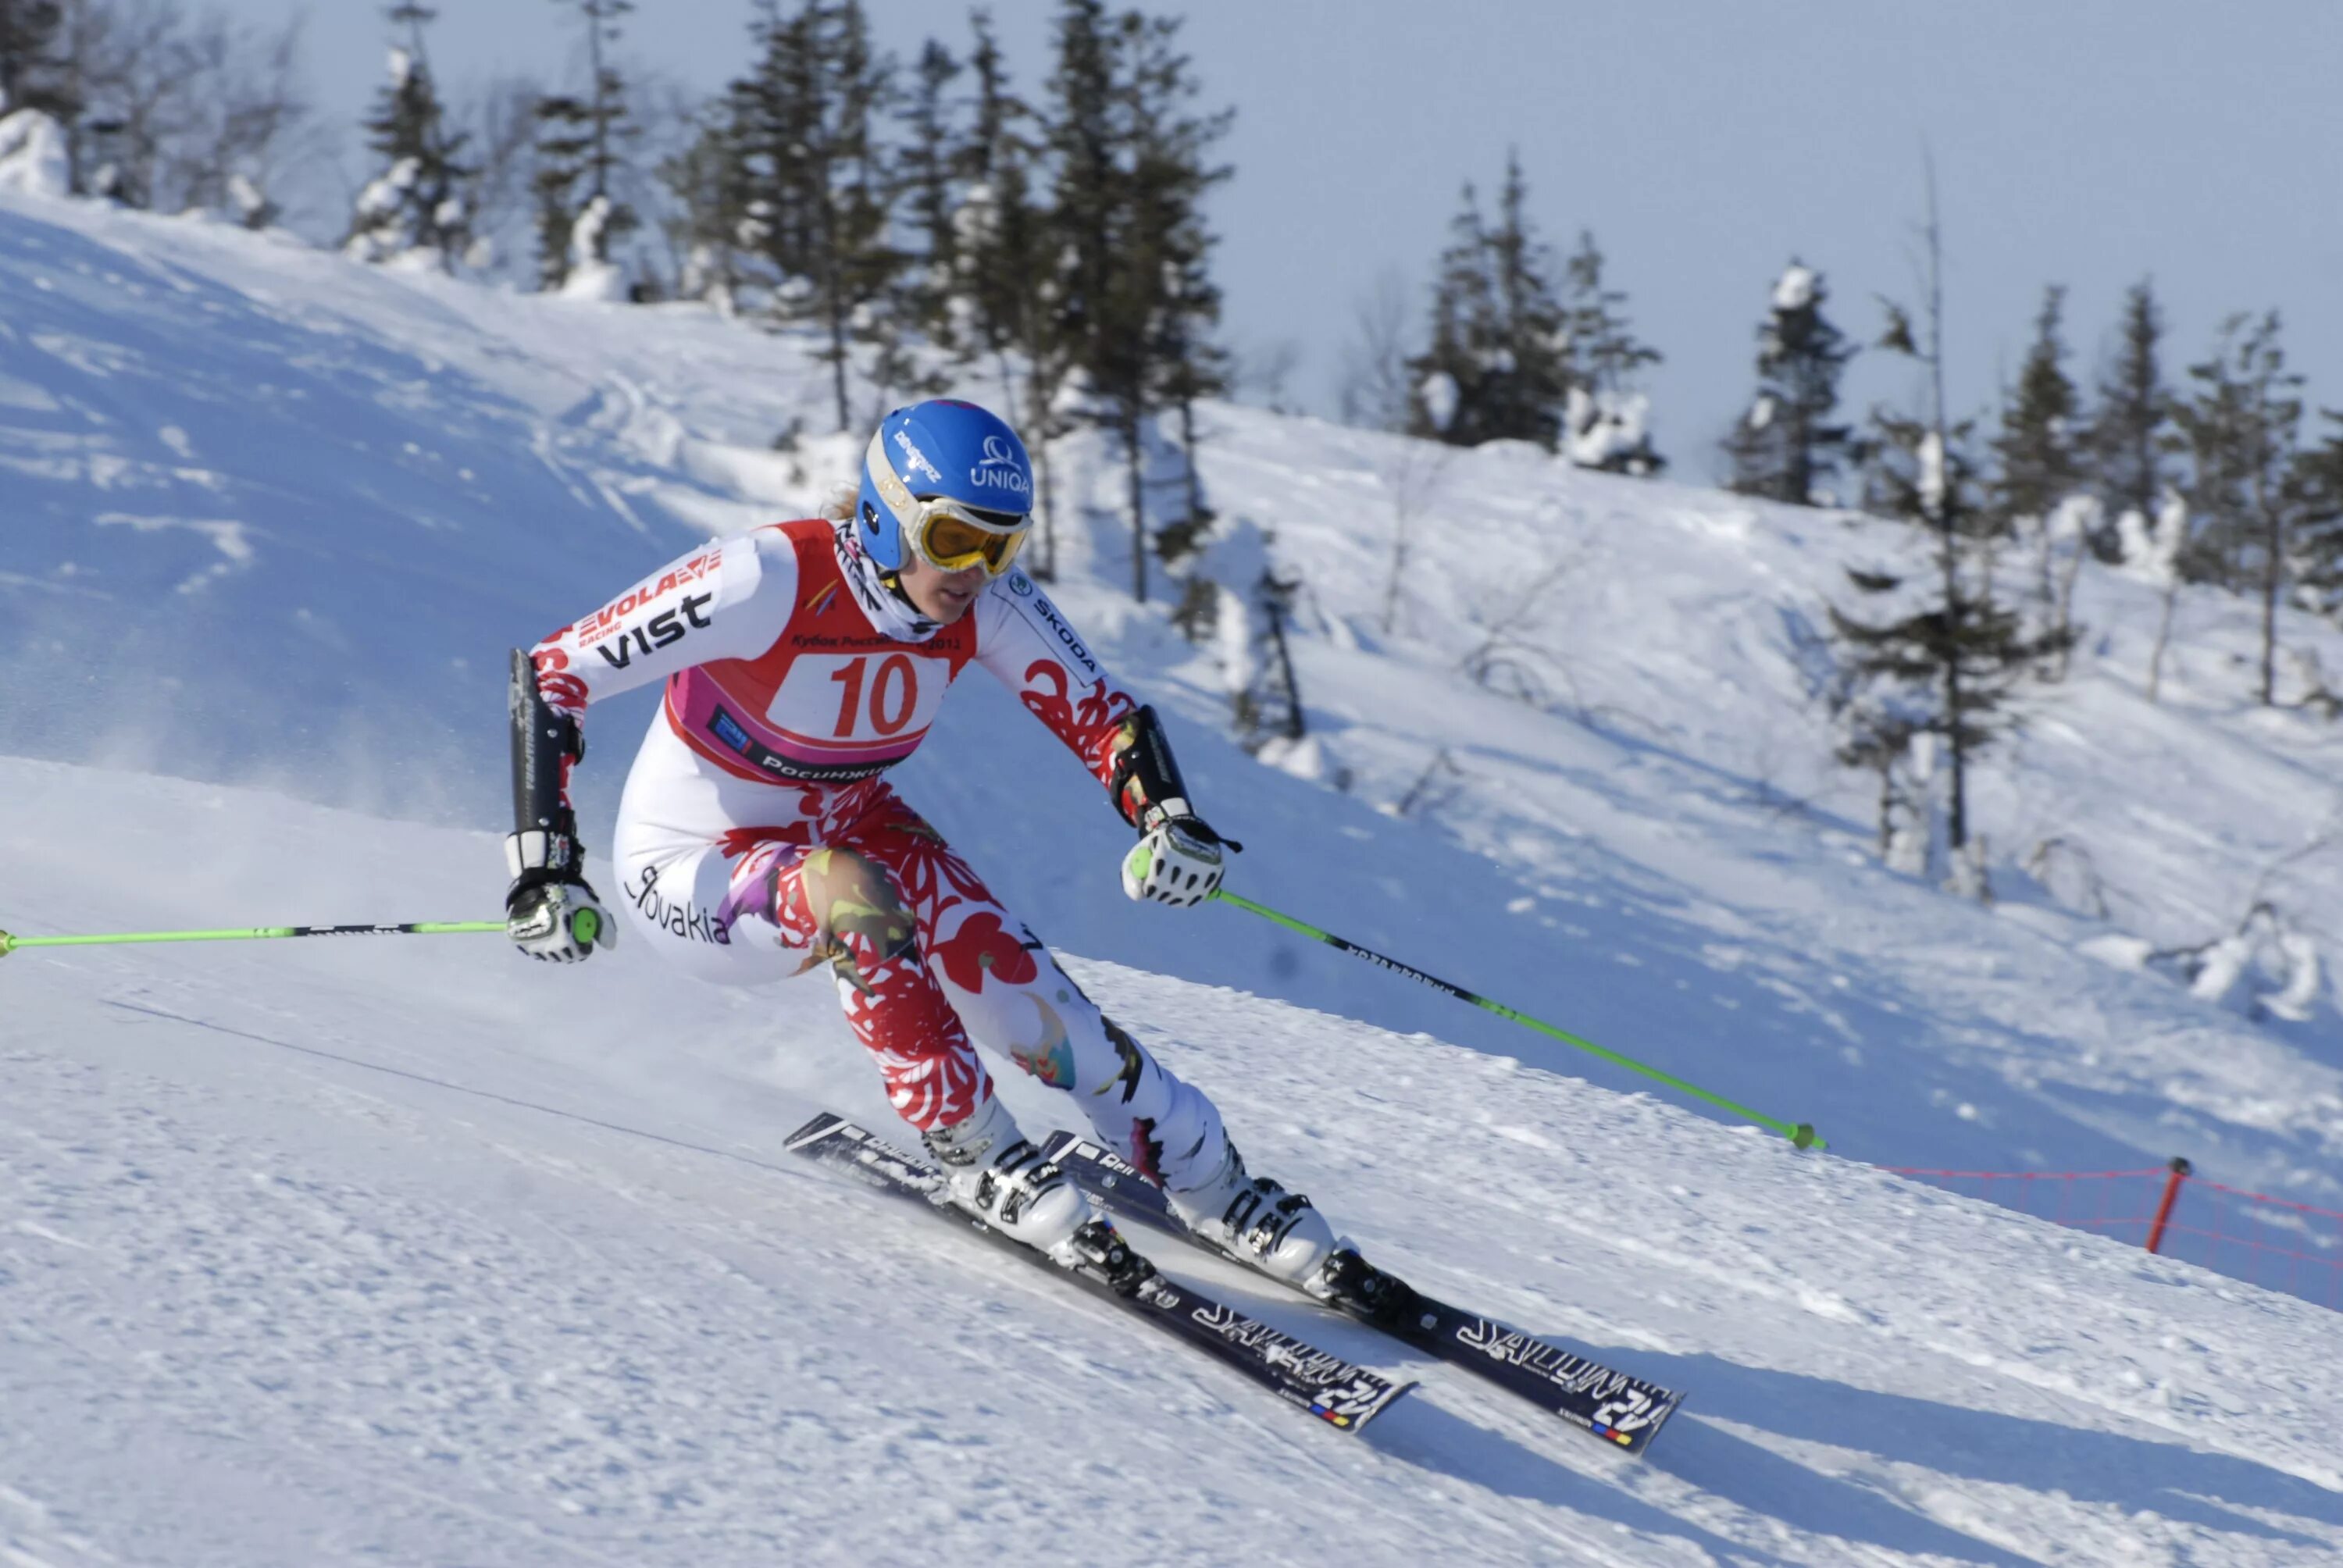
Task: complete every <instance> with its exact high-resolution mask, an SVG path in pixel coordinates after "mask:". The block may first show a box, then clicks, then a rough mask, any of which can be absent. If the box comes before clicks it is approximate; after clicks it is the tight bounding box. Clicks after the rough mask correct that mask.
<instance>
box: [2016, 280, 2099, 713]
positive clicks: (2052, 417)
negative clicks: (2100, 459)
mask: <svg viewBox="0 0 2343 1568" xmlns="http://www.w3.org/2000/svg"><path fill="white" fill-rule="evenodd" d="M2065 303H2066V290H2065V289H2063V288H2060V287H2057V286H2052V287H2050V288H2048V289H2046V290H2045V291H2044V294H2043V298H2042V308H2041V311H2040V312H2039V313H2038V314H2037V315H2036V317H2035V322H2034V341H2033V343H2032V344H2031V345H2030V346H2029V347H2027V349H2026V361H2025V363H2024V365H2023V366H2021V367H2019V370H2018V377H2017V385H2016V387H2014V388H2012V389H2011V390H2010V392H2009V393H2008V395H2007V396H2006V397H2005V398H2004V400H2003V403H2002V410H2001V427H2000V429H1999V431H1998V432H1997V433H1996V435H1995V437H1994V438H1993V452H1994V457H1995V460H1996V462H1995V475H1994V479H1993V483H1992V486H1991V487H1990V496H1989V500H1988V510H1989V512H1990V517H1991V523H1992V528H1991V529H1990V531H1991V532H1992V533H1993V534H1994V535H1995V536H1996V537H2005V536H2006V537H2016V538H2023V539H2030V540H2031V541H2032V542H2033V543H2034V545H2035V554H2036V578H2037V584H2036V587H2037V591H2038V592H2039V594H2040V596H2041V598H2042V602H2043V604H2044V605H2045V606H2046V608H2047V610H2048V613H2049V618H2050V621H2051V624H2052V625H2053V626H2055V627H2058V628H2068V627H2070V625H2071V619H2072V611H2073V605H2074V592H2075V583H2076V579H2077V576H2078V574H2079V573H2080V571H2081V569H2082V562H2083V558H2084V556H2085V555H2086V554H2087V553H2088V552H2089V550H2090V549H2091V548H2092V547H2091V544H2090V542H2089V541H2090V540H2091V538H2092V537H2093V536H2094V535H2097V534H2101V533H2104V532H2105V531H2106V530H2105V528H2103V527H2102V526H2101V523H2102V519H2103V517H2104V513H2103V509H2102V508H2101V506H2100V503H2099V501H2098V498H2097V497H2095V496H2092V495H2091V494H2089V493H2088V492H2089V487H2090V474H2089V471H2088V462H2087V454H2086V452H2085V450H2084V447H2083V439H2084V431H2083V429H2082V421H2081V419H2080V417H2079V414H2078V407H2077V396H2076V391H2075V384H2074V382H2073V381H2072V380H2070V379H2069V378H2068V377H2067V375H2066V364H2065V361H2066V341H2065V339H2063V338H2062V337H2060V336H2059V331H2058V327H2059V319H2060V316H2061V312H2062V309H2063V307H2064V306H2065ZM2071 640H2072V639H2071V638H2068V642H2069V643H2071ZM2049 673H2050V674H2051V675H2052V676H2053V677H2054V678H2064V677H2065V673H2066V663H2065V660H2064V658H2060V659H2058V660H2056V662H2055V663H2054V664H2053V665H2052V667H2051V668H2050V671H2049Z"/></svg>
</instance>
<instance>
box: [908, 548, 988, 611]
mask: <svg viewBox="0 0 2343 1568" xmlns="http://www.w3.org/2000/svg"><path fill="white" fill-rule="evenodd" d="M896 577H897V580H898V581H900V583H901V584H902V585H903V597H904V598H908V599H910V601H911V608H913V609H915V610H918V611H919V612H920V614H921V615H923V616H926V617H927V618H929V619H930V620H931V621H934V622H935V623H936V624H937V625H939V626H950V625H951V623H952V622H954V621H956V620H958V619H959V618H960V617H962V616H964V615H966V614H967V613H968V607H969V606H970V605H972V604H974V603H975V602H976V596H977V595H978V594H980V593H982V592H983V591H984V585H985V581H986V573H985V570H984V563H983V562H981V561H980V562H978V563H977V564H976V565H974V566H972V567H970V568H967V569H966V570H964V571H956V572H948V571H946V570H944V569H943V568H941V567H940V566H937V565H936V564H935V563H934V562H933V561H930V560H929V559H928V558H925V557H924V556H922V555H920V552H919V551H917V550H906V551H904V552H903V568H902V570H901V571H900V572H899V573H897V574H896Z"/></svg>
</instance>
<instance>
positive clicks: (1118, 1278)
mask: <svg viewBox="0 0 2343 1568" xmlns="http://www.w3.org/2000/svg"><path fill="white" fill-rule="evenodd" d="M786 1147H787V1148H788V1149H789V1151H791V1152H792V1153H797V1154H802V1155H804V1156H805V1157H806V1158H808V1159H809V1160H812V1161H817V1162H819V1163H820V1164H823V1165H827V1166H830V1168H831V1169H833V1170H837V1171H843V1172H845V1173H847V1174H849V1175H850V1176H853V1177H856V1178H857V1179H859V1180H860V1181H864V1182H866V1183H868V1184H869V1185H870V1186H873V1187H876V1188H878V1189H880V1191H886V1192H891V1193H894V1194H896V1195H897V1196H900V1197H904V1198H915V1199H918V1200H919V1201H920V1202H921V1204H922V1205H924V1206H925V1207H927V1208H929V1209H930V1210H931V1211H933V1212H934V1213H935V1215H936V1216H937V1218H939V1219H941V1220H944V1221H948V1222H950V1223H952V1224H955V1225H960V1226H965V1227H966V1228H968V1229H969V1230H971V1231H975V1232H977V1233H978V1234H979V1235H980V1236H983V1237H984V1238H985V1239H986V1240H987V1241H991V1242H993V1243H994V1244H995V1245H997V1246H1001V1247H1003V1248H1006V1249H1007V1250H1008V1251H1011V1252H1014V1253H1015V1254H1016V1255H1017V1256H1019V1257H1021V1258H1023V1259H1025V1260H1026V1261H1029V1262H1032V1263H1037V1264H1039V1265H1040V1266H1041V1267H1042V1268H1044V1269H1046V1270H1048V1271H1050V1272H1051V1273H1052V1274H1056V1275H1058V1276H1060V1277H1061V1278H1065V1279H1071V1280H1074V1281H1078V1282H1081V1284H1083V1285H1084V1286H1087V1287H1088V1288H1089V1289H1090V1290H1091V1292H1093V1293H1095V1294H1097V1295H1098V1296H1100V1297H1101V1299H1103V1300H1106V1301H1110V1302H1114V1303H1115V1304H1116V1305H1117V1306H1120V1307H1121V1308H1123V1309H1124V1310H1125V1311H1127V1312H1131V1313H1132V1314H1134V1315H1136V1316H1138V1317H1140V1318H1141V1319H1144V1320H1145V1321H1146V1322H1150V1323H1152V1324H1154V1325H1155V1326H1156V1327H1158V1328H1161V1329H1162V1330H1163V1331H1164V1332H1168V1333H1170V1334H1172V1335H1173V1336H1174V1337H1176V1338H1178V1339H1182V1340H1184V1341H1186V1342H1188V1343H1189V1344H1192V1345H1193V1346H1195V1347H1196V1348H1197V1349H1198V1350H1200V1351H1202V1352H1204V1353H1205V1354H1207V1355H1209V1356H1211V1357H1212V1359H1213V1360H1215V1361H1217V1362H1221V1363H1222V1365H1223V1366H1227V1367H1230V1368H1232V1369H1233V1370H1234V1371H1237V1372H1242V1373H1243V1374H1244V1375H1245V1376H1246V1377H1249V1378H1251V1379H1252V1381H1253V1382H1257V1383H1260V1384H1261V1385H1262V1387H1264V1388H1266V1389H1268V1390H1269V1391H1270V1392H1272V1393H1273V1394H1275V1395H1277V1396H1278V1398H1280V1399H1282V1400H1284V1401H1286V1402H1289V1403H1292V1404H1296V1405H1299V1406H1301V1407H1302V1409H1303V1410H1306V1411H1308V1412H1310V1413H1311V1414H1312V1415H1314V1416H1316V1417H1317V1418H1318V1419H1319V1420H1321V1421H1322V1422H1326V1423H1327V1424H1328V1425H1330V1426H1333V1427H1338V1428H1340V1429H1341V1430H1342V1431H1344V1432H1356V1431H1358V1430H1359V1429H1360V1428H1361V1427H1363V1426H1365V1425H1366V1424H1367V1423H1368V1422H1371V1421H1373V1419H1374V1418H1375V1417H1376V1416H1378V1415H1380V1414H1382V1413H1383V1412H1384V1411H1385V1410H1387V1409H1389V1408H1390V1407H1391V1405H1392V1403H1393V1401H1395V1400H1397V1399H1398V1398H1399V1397H1400V1396H1401V1395H1402V1394H1403V1393H1405V1392H1407V1391H1408V1390H1409V1389H1412V1388H1413V1387H1414V1386H1415V1385H1414V1384H1413V1383H1410V1382H1399V1383H1395V1382H1392V1381H1391V1380H1390V1379H1388V1378H1385V1377H1383V1376H1381V1375H1379V1374H1377V1373H1375V1372H1369V1371H1367V1370H1366V1369H1365V1368H1363V1367H1358V1366H1353V1365H1352V1364H1351V1363H1350V1362H1346V1361H1343V1360H1342V1358H1341V1357H1339V1356H1334V1355H1330V1354H1328V1353H1327V1352H1324V1351H1322V1350H1320V1349H1319V1348H1318V1347H1317V1346H1315V1345H1312V1344H1311V1343H1309V1342H1307V1341H1303V1340H1298V1339H1296V1338H1294V1337H1293V1336H1292V1334H1288V1333H1284V1332H1280V1331H1279V1330H1276V1329H1273V1328H1272V1327H1270V1326H1269V1325H1268V1324H1267V1323H1264V1322H1259V1321H1258V1320H1256V1319H1253V1318H1249V1317H1247V1316H1245V1314H1243V1313H1242V1312H1238V1311H1236V1310H1235V1309H1234V1308H1232V1307H1225V1306H1222V1304H1221V1303H1220V1302H1215V1301H1213V1300H1212V1298H1211V1297H1209V1296H1207V1295H1205V1294H1204V1293H1203V1292H1201V1291H1195V1290H1191V1289H1190V1288H1189V1287H1188V1286H1186V1285H1184V1284H1182V1283H1180V1282H1178V1281H1176V1280H1173V1279H1172V1278H1171V1277H1170V1276H1168V1275H1166V1274H1164V1273H1162V1272H1161V1271H1159V1270H1158V1269H1157V1268H1156V1267H1155V1265H1154V1264H1152V1263H1151V1262H1149V1261H1147V1260H1146V1259H1145V1258H1142V1257H1141V1256H1140V1255H1139V1254H1138V1253H1137V1252H1135V1251H1131V1248H1130V1247H1129V1246H1128V1245H1127V1244H1126V1243H1125V1242H1124V1241H1122V1238H1121V1236H1120V1235H1119V1234H1117V1233H1116V1231H1115V1230H1114V1227H1113V1226H1112V1225H1111V1224H1108V1223H1105V1222H1104V1221H1101V1222H1099V1223H1098V1225H1097V1226H1096V1227H1095V1231H1094V1233H1092V1234H1091V1235H1090V1236H1088V1237H1086V1238H1085V1241H1084V1251H1085V1252H1086V1253H1087V1254H1088V1256H1087V1259H1086V1261H1084V1263H1083V1264H1082V1265H1081V1266H1080V1267H1077V1268H1066V1267H1063V1266H1061V1265H1060V1264H1058V1263H1056V1262H1054V1261H1051V1259H1050V1258H1049V1257H1048V1256H1046V1255H1045V1254H1043V1253H1041V1252H1038V1251H1034V1250H1033V1249H1032V1248H1031V1247H1029V1246H1027V1245H1025V1244H1024V1243H1023V1242H1022V1241H1016V1240H1015V1239H1013V1238H1011V1237H1010V1236H1008V1235H1006V1234H1004V1233H1003V1232H1001V1231H996V1230H994V1229H993V1228H992V1227H991V1226H990V1225H988V1224H986V1223H985V1222H984V1221H981V1220H980V1219H978V1218H977V1217H976V1216H974V1215H972V1214H970V1213H968V1212H966V1211H963V1210H961V1209H959V1208H956V1207H954V1206H952V1205H951V1204H950V1203H948V1202H946V1201H943V1199H942V1198H941V1197H940V1192H941V1191H942V1186H943V1178H942V1177H941V1176H940V1175H939V1174H938V1173H937V1172H936V1171H935V1170H934V1168H933V1167H931V1166H930V1165H928V1164H926V1163H924V1162H923V1161H919V1160H916V1159H913V1158H912V1157H911V1156H910V1155H908V1154H905V1153H904V1152H902V1151H900V1150H899V1149H897V1148H895V1147H894V1146H893V1145H892V1144H890V1143H888V1142H887V1141H884V1140H883V1139H880V1138H879V1137H877V1136H876V1135H874V1134H872V1133H870V1132H869V1131H864V1130H863V1129H862V1128H860V1127H857V1126H856V1125H855V1124H854V1123H853V1122H851V1121H847V1120H846V1119H845V1118H844V1117H842V1116H837V1115H834V1114H832V1113H831V1112H830V1111H823V1112H822V1113H821V1114H820V1115H819V1116H817V1117H815V1118H814V1119H813V1120H812V1121H809V1122H807V1123H806V1124H805V1125H804V1126H803V1127H800V1128H799V1129H798V1130H797V1131H795V1132H793V1133H791V1134H790V1135H789V1141H788V1143H787V1145H786Z"/></svg>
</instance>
